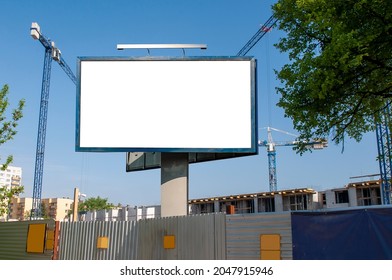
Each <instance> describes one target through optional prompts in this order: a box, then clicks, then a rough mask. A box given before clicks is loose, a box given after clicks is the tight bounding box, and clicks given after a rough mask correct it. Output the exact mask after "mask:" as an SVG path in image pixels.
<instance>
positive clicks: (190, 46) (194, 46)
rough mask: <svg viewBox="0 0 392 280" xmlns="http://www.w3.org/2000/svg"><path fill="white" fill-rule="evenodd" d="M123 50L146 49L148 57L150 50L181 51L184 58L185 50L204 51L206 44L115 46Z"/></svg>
mask: <svg viewBox="0 0 392 280" xmlns="http://www.w3.org/2000/svg"><path fill="white" fill-rule="evenodd" d="M124 49H147V51H148V55H150V49H182V53H183V55H184V56H185V49H201V50H206V49H207V45H206V44H117V50H119V51H121V50H124Z"/></svg>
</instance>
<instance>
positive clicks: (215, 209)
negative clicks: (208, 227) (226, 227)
mask: <svg viewBox="0 0 392 280" xmlns="http://www.w3.org/2000/svg"><path fill="white" fill-rule="evenodd" d="M214 212H215V213H218V212H220V209H219V200H215V201H214Z"/></svg>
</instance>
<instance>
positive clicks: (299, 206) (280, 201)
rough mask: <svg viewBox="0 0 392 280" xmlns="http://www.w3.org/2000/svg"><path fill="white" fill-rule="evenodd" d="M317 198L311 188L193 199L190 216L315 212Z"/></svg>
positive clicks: (190, 205)
mask: <svg viewBox="0 0 392 280" xmlns="http://www.w3.org/2000/svg"><path fill="white" fill-rule="evenodd" d="M315 198H317V196H316V192H315V191H314V190H313V189H310V188H301V189H292V190H282V191H276V192H262V193H252V194H237V195H228V196H219V197H209V198H200V199H191V200H190V201H189V210H190V211H189V212H190V214H205V213H216V212H226V213H228V214H246V213H263V212H281V211H295V210H313V209H316V208H317V207H318V202H317V200H316V201H315Z"/></svg>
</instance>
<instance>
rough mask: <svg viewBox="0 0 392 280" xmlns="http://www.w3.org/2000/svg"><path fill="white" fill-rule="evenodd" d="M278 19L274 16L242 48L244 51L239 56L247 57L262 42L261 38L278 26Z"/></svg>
mask: <svg viewBox="0 0 392 280" xmlns="http://www.w3.org/2000/svg"><path fill="white" fill-rule="evenodd" d="M276 22H277V19H275V18H274V16H273V15H272V16H271V17H270V18H269V19H268V20H267V21H266V22H265V23H264V24H263V25H262V26H261V27H260V28H259V29H258V30H257V32H256V33H255V35H253V36H252V38H250V40H249V41H248V42H247V43H246V44H245V45H244V46H243V47H242V49H241V50H240V51H239V52H238V53H237V56H244V55H246V54H247V53H248V52H249V51H250V50H251V49H252V48H253V47H254V45H256V44H257V42H258V41H260V39H261V38H263V37H264V35H265V34H267V33H268V32H269V31H270V30H271V29H272V27H273V26H274V25H275V24H276Z"/></svg>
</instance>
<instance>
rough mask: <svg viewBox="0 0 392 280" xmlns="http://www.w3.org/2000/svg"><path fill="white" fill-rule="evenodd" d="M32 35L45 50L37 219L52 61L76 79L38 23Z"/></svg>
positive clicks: (33, 215) (36, 177) (36, 174)
mask: <svg viewBox="0 0 392 280" xmlns="http://www.w3.org/2000/svg"><path fill="white" fill-rule="evenodd" d="M30 35H31V37H33V39H34V40H39V41H40V42H41V44H42V45H43V46H44V48H45V56H44V70H43V75H42V90H41V102H40V112H39V121H38V136H37V149H36V157H35V170H34V185H33V205H32V209H31V214H30V219H37V218H39V217H40V216H41V193H42V178H43V169H44V155H45V138H46V123H47V119H48V101H49V87H50V74H51V68H52V60H55V61H57V63H58V64H59V65H60V67H61V68H62V69H63V70H64V72H65V73H66V74H67V75H68V77H69V78H70V79H71V81H72V82H73V83H74V84H75V85H76V77H75V75H74V74H73V72H72V70H71V68H69V66H68V65H67V63H66V62H65V61H64V59H63V57H62V56H61V51H60V50H59V49H58V48H57V47H56V46H55V43H54V42H53V41H51V40H50V39H47V38H46V37H45V36H44V35H43V34H42V33H41V28H40V26H39V25H38V23H36V22H33V23H32V24H31V28H30Z"/></svg>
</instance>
